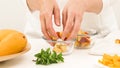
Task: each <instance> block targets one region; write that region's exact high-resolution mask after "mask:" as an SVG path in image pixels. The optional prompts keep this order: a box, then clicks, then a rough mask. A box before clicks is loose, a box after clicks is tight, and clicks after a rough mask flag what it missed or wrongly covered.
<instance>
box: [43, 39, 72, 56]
mask: <svg viewBox="0 0 120 68" xmlns="http://www.w3.org/2000/svg"><path fill="white" fill-rule="evenodd" d="M43 39H44V40H46V41H47V42H48V43H51V44H52V45H53V47H52V49H53V50H54V51H55V52H56V53H62V54H63V55H68V54H70V53H72V51H73V49H74V45H73V43H74V40H66V41H64V40H61V39H58V40H47V39H45V38H44V37H43Z"/></svg>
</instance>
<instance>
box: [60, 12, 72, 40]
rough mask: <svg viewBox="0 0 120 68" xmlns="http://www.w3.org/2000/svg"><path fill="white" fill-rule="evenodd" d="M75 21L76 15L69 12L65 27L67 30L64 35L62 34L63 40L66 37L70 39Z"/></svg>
mask: <svg viewBox="0 0 120 68" xmlns="http://www.w3.org/2000/svg"><path fill="white" fill-rule="evenodd" d="M73 21H74V14H73V13H71V12H69V13H68V19H67V21H66V25H65V29H64V31H63V34H62V39H63V40H64V39H65V38H66V37H68V35H69V34H70V32H71V29H72V27H73Z"/></svg>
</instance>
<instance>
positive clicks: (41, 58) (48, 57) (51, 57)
mask: <svg viewBox="0 0 120 68" xmlns="http://www.w3.org/2000/svg"><path fill="white" fill-rule="evenodd" d="M35 57H36V58H37V59H36V60H35V62H36V64H42V65H49V64H53V63H59V62H64V58H63V57H62V53H59V54H57V53H56V52H55V51H50V48H48V49H47V50H44V49H41V51H40V53H37V54H35Z"/></svg>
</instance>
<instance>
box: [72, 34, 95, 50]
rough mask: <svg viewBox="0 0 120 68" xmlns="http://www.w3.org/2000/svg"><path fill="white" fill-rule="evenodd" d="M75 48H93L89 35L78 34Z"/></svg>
mask: <svg viewBox="0 0 120 68" xmlns="http://www.w3.org/2000/svg"><path fill="white" fill-rule="evenodd" d="M74 46H75V48H81V49H85V48H91V47H92V46H93V42H92V39H91V35H88V34H79V35H77V38H76V40H75V42H74Z"/></svg>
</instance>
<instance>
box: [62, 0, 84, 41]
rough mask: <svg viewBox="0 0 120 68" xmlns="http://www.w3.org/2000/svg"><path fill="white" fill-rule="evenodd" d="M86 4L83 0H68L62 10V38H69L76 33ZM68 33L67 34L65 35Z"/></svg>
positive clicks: (73, 36)
mask: <svg viewBox="0 0 120 68" xmlns="http://www.w3.org/2000/svg"><path fill="white" fill-rule="evenodd" d="M85 9H86V5H85V2H84V0H69V1H68V3H67V4H66V6H65V7H64V9H63V12H62V17H63V18H62V24H63V34H62V39H63V40H65V38H66V37H67V38H66V40H70V39H73V38H75V36H76V35H77V33H78V31H79V29H80V24H81V21H82V17H83V14H84V12H85ZM67 35H69V36H67Z"/></svg>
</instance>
